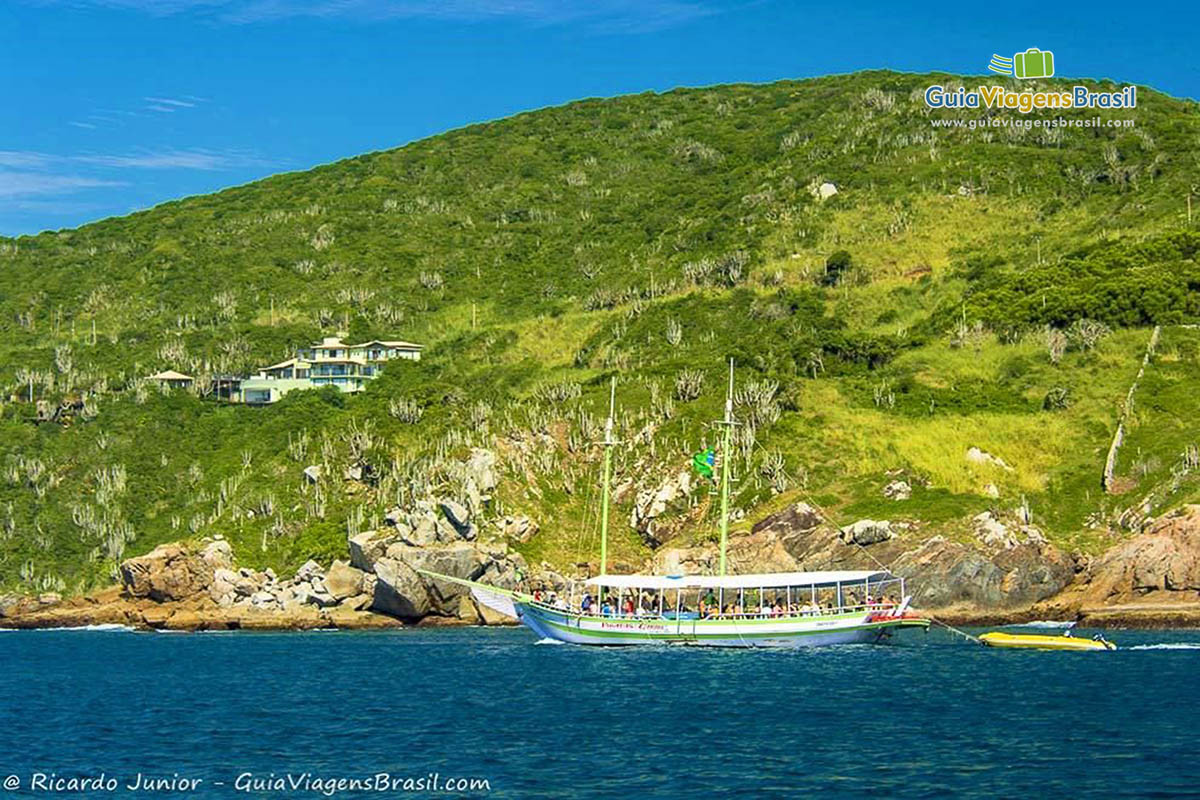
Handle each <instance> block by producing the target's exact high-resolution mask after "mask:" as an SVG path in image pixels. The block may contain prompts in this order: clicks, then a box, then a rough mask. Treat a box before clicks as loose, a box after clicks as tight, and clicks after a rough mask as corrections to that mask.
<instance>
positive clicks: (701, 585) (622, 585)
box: [586, 570, 894, 590]
mask: <svg viewBox="0 0 1200 800" xmlns="http://www.w3.org/2000/svg"><path fill="white" fill-rule="evenodd" d="M893 577H894V576H893V575H892V574H891V573H890V572H887V571H886V570H829V571H825V572H771V573H762V574H757V575H725V576H719V575H597V576H596V577H594V578H588V580H587V581H586V583H587V584H588V585H589V586H608V587H611V588H614V589H659V590H661V589H760V588H762V589H765V588H768V587H770V588H776V587H783V586H836V585H838V584H856V583H866V582H873V583H874V582H879V581H885V580H890V579H892V578H893Z"/></svg>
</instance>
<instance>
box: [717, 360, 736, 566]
mask: <svg viewBox="0 0 1200 800" xmlns="http://www.w3.org/2000/svg"><path fill="white" fill-rule="evenodd" d="M720 424H721V425H723V426H724V427H725V430H724V432H723V434H722V443H721V575H722V576H724V575H725V548H726V545H727V544H728V541H729V473H730V471H731V469H732V466H733V460H732V458H731V457H730V453H729V444H730V439H731V438H732V435H733V424H734V423H733V359H732V358H731V359H729V392H728V394H726V395H725V419H724V420H722V421H721V423H720Z"/></svg>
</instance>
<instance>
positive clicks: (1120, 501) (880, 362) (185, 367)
mask: <svg viewBox="0 0 1200 800" xmlns="http://www.w3.org/2000/svg"><path fill="white" fill-rule="evenodd" d="M935 81H936V82H941V83H947V82H949V83H952V84H955V85H957V84H966V85H967V86H974V85H977V84H979V83H983V82H984V79H976V78H961V77H955V76H949V75H909V74H896V73H890V72H871V73H860V74H855V75H849V76H838V77H831V78H821V79H816V80H807V81H785V82H780V83H774V84H770V85H765V86H749V85H736V86H722V87H716V88H710V89H696V90H679V91H673V92H669V93H666V94H654V93H646V94H641V95H636V96H629V97H621V98H616V99H609V100H585V101H580V102H576V103H571V104H569V105H566V106H563V107H559V108H552V109H545V110H541V111H536V112H531V113H527V114H521V115H518V116H515V117H512V118H509V119H504V120H500V121H496V122H490V123H485V124H481V125H474V126H470V127H468V128H464V129H461V130H456V131H451V132H449V133H446V134H443V135H440V136H436V137H433V138H430V139H427V140H424V141H421V142H416V143H414V144H411V145H408V146H406V147H403V148H400V149H396V150H390V151H386V152H380V153H373V154H369V155H364V156H359V157H357V158H352V159H348V160H345V161H341V162H338V163H336V164H332V165H328V166H324V167H319V168H317V169H313V170H310V171H307V172H301V173H291V174H286V175H279V176H276V177H272V178H269V179H266V180H263V181H259V182H257V183H254V184H251V185H248V186H243V187H239V188H236V189H230V190H227V191H224V192H220V193H218V194H214V195H210V196H204V197H194V198H188V199H186V200H182V201H178V202H172V203H167V204H164V205H162V206H159V207H156V208H154V209H152V210H149V211H145V212H141V213H137V214H133V215H130V216H128V217H123V218H119V219H110V220H104V221H102V222H98V223H95V224H92V225H88V226H85V227H83V228H80V229H78V230H71V231H60V232H56V233H44V234H41V235H38V236H28V237H20V238H17V239H0V332H2V336H0V386H3V387H4V389H3V392H2V396H3V400H2V401H0V402H2V407H0V470H2V472H0V588H5V587H9V588H12V587H22V588H25V589H29V590H34V589H59V590H64V589H65V590H75V589H78V588H83V587H87V586H90V585H94V584H96V583H98V582H103V581H107V580H108V579H109V578H110V576H111V572H112V569H113V567H114V565H115V563H116V562H117V560H119V559H120V558H122V557H127V556H129V555H133V554H136V553H140V552H144V551H146V550H148V549H149V548H151V547H152V546H154V545H155V544H157V543H161V542H164V541H169V540H174V539H180V538H185V537H189V536H193V535H202V534H206V533H222V534H224V535H226V536H227V537H228V538H230V539H231V540H232V541H233V543H234V545H235V548H236V549H237V555H238V558H239V560H241V561H242V562H243V563H247V564H258V565H270V566H274V567H275V568H276V569H280V570H285V571H286V570H288V569H290V568H293V567H295V566H296V565H298V564H299V563H301V562H302V561H304V560H305V559H307V558H310V557H315V558H318V559H321V560H328V559H329V558H331V557H336V556H342V555H344V554H345V552H346V536H347V533H348V532H354V531H357V530H361V529H365V528H367V527H369V526H372V525H375V524H378V523H379V520H380V518H381V517H382V515H383V514H384V513H385V512H386V511H387V509H389V508H391V507H393V506H395V505H396V504H397V503H399V504H405V503H409V502H411V501H413V500H415V499H420V498H423V497H428V496H434V497H440V496H453V495H454V493H455V492H456V491H458V490H459V489H461V487H460V486H459V485H457V481H459V476H458V473H457V471H456V470H455V469H454V468H453V467H454V464H455V463H456V462H457V461H458V460H460V459H461V458H462V457H464V456H465V455H466V454H467V452H468V451H469V449H470V448H471V447H472V446H483V447H488V448H490V449H493V450H495V451H496V452H497V453H498V455H499V457H500V463H501V466H502V473H503V481H502V483H501V486H500V489H499V492H498V495H497V497H496V498H495V499H494V500H493V502H492V507H491V510H490V512H489V513H490V514H491V515H492V516H493V517H495V518H500V517H502V516H503V515H505V514H518V513H523V514H528V515H529V516H530V517H532V518H533V519H534V520H535V521H536V522H537V523H538V524H539V525H540V531H539V532H538V533H537V534H536V535H535V536H534V537H533V538H531V539H529V540H528V541H527V542H523V543H519V544H518V545H517V547H518V549H520V550H522V551H523V552H525V554H526V555H527V556H528V557H530V558H531V559H535V560H541V559H548V560H550V561H552V562H554V563H556V564H559V565H566V564H568V563H573V562H577V561H580V560H586V559H587V558H588V557H589V556H592V557H594V555H593V549H594V547H595V543H596V540H597V535H598V534H597V524H598V521H597V513H596V502H597V490H596V482H597V473H598V464H599V459H598V453H597V451H596V449H595V448H594V447H591V446H590V445H589V444H588V443H589V442H593V441H595V440H597V439H598V438H600V428H601V426H602V421H603V420H602V418H603V414H604V408H605V407H606V401H607V385H608V381H609V378H610V376H612V375H616V376H617V377H618V380H619V388H618V399H619V404H620V420H619V431H618V433H619V438H620V439H622V440H623V441H624V442H626V444H625V446H623V447H622V448H619V453H618V455H617V459H616V479H615V483H616V484H617V486H618V488H619V491H618V495H617V500H618V506H619V508H618V511H617V513H616V514H615V516H614V519H615V520H616V521H617V524H616V525H615V529H616V532H615V538H616V540H617V541H616V543H615V544H614V546H613V547H614V551H615V553H616V555H617V558H618V560H619V561H622V562H625V563H628V564H635V563H639V562H640V560H641V559H642V558H644V557H645V556H646V555H647V554H649V553H650V548H651V544H652V543H647V542H646V541H645V540H644V538H643V537H641V536H639V534H638V533H637V532H636V531H634V530H633V529H632V528H630V527H629V525H628V520H629V514H630V509H631V507H632V503H633V501H634V497H635V495H636V491H637V489H639V488H646V487H652V486H654V485H656V484H657V483H658V482H661V480H663V479H665V478H666V477H667V476H668V475H669V474H670V473H671V472H672V471H675V472H678V471H679V470H680V469H683V468H684V467H685V466H686V464H687V462H688V460H689V458H690V454H691V453H692V452H694V451H695V450H696V449H697V448H699V447H700V446H701V445H702V444H704V443H705V442H707V441H709V440H711V439H712V438H713V437H712V432H711V429H710V428H708V427H707V423H708V422H709V421H710V420H712V419H715V418H717V417H718V416H719V415H720V410H721V404H722V398H723V391H724V387H723V374H724V373H723V370H724V369H725V364H726V362H727V359H729V358H730V357H732V358H734V359H735V363H736V365H737V385H738V387H739V389H740V390H741V393H740V395H739V402H738V414H739V417H740V418H741V419H743V420H746V421H748V422H749V423H750V424H748V425H745V426H743V427H742V428H740V429H739V436H738V442H737V453H736V460H735V464H736V469H737V474H738V475H739V481H738V483H737V484H736V487H735V488H736V491H737V495H736V499H735V506H736V507H737V509H738V510H739V512H740V513H741V514H744V518H743V519H742V523H741V524H746V523H748V522H752V521H753V520H755V519H757V518H760V517H761V516H762V515H764V514H765V513H768V512H769V511H770V510H772V509H774V508H778V507H780V506H782V505H783V504H785V503H787V502H792V501H795V500H797V499H802V498H803V499H808V500H809V501H810V502H815V503H819V504H820V505H821V506H822V507H824V508H825V509H826V510H827V511H828V512H829V513H830V514H832V515H833V516H834V517H835V518H837V519H841V520H844V521H852V520H853V519H856V518H859V517H863V516H876V517H884V516H886V517H889V518H893V519H910V520H913V521H915V522H918V523H919V525H920V530H921V531H922V532H923V533H935V532H937V533H943V534H945V535H948V536H959V535H963V532H964V531H965V529H966V527H965V525H964V520H966V519H967V518H969V517H970V516H972V515H974V514H977V513H979V512H980V511H982V510H985V509H988V508H1003V509H1012V508H1015V507H1017V506H1020V505H1022V504H1024V505H1025V506H1027V507H1028V508H1029V509H1030V510H1031V512H1032V514H1033V518H1034V521H1035V523H1036V524H1037V525H1039V526H1040V527H1042V528H1043V529H1044V530H1045V531H1046V533H1047V534H1048V535H1049V536H1051V537H1052V538H1053V539H1054V540H1056V541H1057V542H1059V543H1060V544H1062V545H1063V546H1064V547H1070V548H1080V549H1084V550H1097V549H1099V548H1102V547H1103V546H1105V545H1107V544H1110V543H1111V542H1112V541H1113V540H1114V539H1115V537H1119V536H1120V535H1122V531H1123V528H1122V525H1121V524H1118V520H1119V519H1120V520H1121V521H1122V523H1123V524H1124V525H1125V526H1126V527H1128V525H1129V524H1130V522H1129V519H1130V516H1129V515H1128V514H1124V512H1126V510H1127V509H1130V508H1136V509H1143V511H1142V512H1141V513H1146V512H1145V510H1144V509H1146V508H1148V509H1149V513H1153V514H1157V513H1159V512H1160V511H1161V510H1162V509H1164V508H1167V507H1169V506H1172V505H1175V504H1178V503H1181V502H1185V501H1187V500H1196V499H1198V497H1200V483H1198V482H1197V479H1196V476H1195V474H1194V470H1195V467H1196V466H1197V465H1198V463H1200V456H1197V455H1196V445H1197V444H1198V443H1200V423H1198V422H1197V415H1196V413H1195V405H1196V391H1195V386H1196V382H1195V379H1196V376H1197V374H1198V373H1197V368H1198V366H1200V363H1198V362H1200V330H1195V329H1192V328H1189V327H1187V325H1188V324H1190V323H1195V322H1200V264H1197V252H1198V251H1200V232H1197V230H1196V228H1197V227H1198V226H1200V222H1197V223H1192V222H1190V221H1189V220H1188V218H1187V197H1188V195H1189V192H1194V191H1196V189H1195V186H1196V184H1197V173H1198V172H1200V115H1198V107H1197V104H1196V103H1194V102H1191V101H1183V100H1176V99H1173V98H1170V97H1167V96H1164V95H1161V94H1158V93H1155V92H1153V91H1151V90H1148V89H1140V90H1139V93H1138V108H1137V109H1136V110H1134V111H1128V112H1124V113H1123V114H1121V115H1118V116H1122V117H1125V118H1129V119H1133V120H1134V121H1135V122H1136V126H1135V127H1123V128H1108V127H1090V128H1055V129H1050V128H1031V129H1025V128H1022V127H999V128H989V129H986V130H975V131H971V130H966V129H952V128H934V127H933V126H932V125H931V124H930V120H931V119H936V118H939V117H944V118H952V117H954V116H956V115H958V114H959V113H960V112H954V111H946V112H941V111H939V112H933V113H931V112H929V111H928V110H927V109H926V108H925V104H924V102H923V100H922V92H923V90H924V87H925V86H927V85H928V84H929V83H930V82H935ZM986 82H988V83H995V82H996V80H995V79H992V78H989V79H986ZM1014 83H1016V82H1014ZM1031 83H1037V82H1030V81H1025V82H1021V84H1022V86H1021V87H1020V88H1026V86H1027V85H1029V84H1031ZM1044 83H1046V84H1053V83H1057V82H1055V81H1047V82H1044ZM1062 83H1063V84H1064V85H1066V84H1067V83H1070V82H1065V81H1064V82H1062ZM1011 88H1016V87H1015V86H1014V87H1011ZM1109 88H1110V89H1111V88H1112V87H1111V86H1110V87H1109ZM963 113H966V112H963ZM970 113H971V114H972V115H974V116H979V117H982V116H986V115H987V112H983V111H972V112H970ZM996 113H999V112H996ZM1003 113H1004V114H1006V115H1008V116H1014V117H1015V116H1017V115H1015V114H1013V112H1003ZM1094 114H1095V112H1087V113H1086V114H1084V113H1080V114H1073V113H1069V114H1066V115H1065V116H1068V117H1071V116H1094ZM824 182H831V183H833V184H835V185H836V187H837V194H836V195H833V196H832V197H829V198H828V199H825V200H820V199H818V196H817V194H818V192H817V187H819V186H820V185H821V184H822V183H824ZM1194 202H1197V203H1200V198H1195V199H1194ZM1197 216H1200V205H1197ZM1154 325H1161V326H1163V327H1162V334H1161V341H1160V343H1159V346H1158V348H1157V351H1156V355H1155V357H1154V358H1153V359H1152V360H1151V362H1150V364H1149V366H1148V367H1147V369H1146V373H1145V376H1144V377H1143V379H1142V382H1141V384H1140V386H1139V389H1138V392H1137V393H1136V396H1135V402H1134V405H1133V407H1132V408H1131V409H1130V411H1129V417H1128V419H1127V422H1126V426H1127V428H1128V431H1127V436H1126V443H1125V446H1124V447H1123V448H1122V450H1121V454H1120V458H1119V460H1118V464H1117V475H1118V477H1119V480H1118V481H1117V492H1116V493H1112V494H1106V493H1105V492H1103V491H1102V490H1101V486H1100V478H1101V473H1102V470H1103V467H1104V461H1105V456H1106V453H1107V450H1108V446H1109V442H1110V440H1111V438H1112V435H1113V432H1114V430H1115V428H1116V425H1117V420H1118V415H1119V414H1120V412H1121V408H1122V406H1123V404H1124V402H1125V397H1126V392H1127V390H1128V389H1129V386H1130V384H1131V383H1132V381H1133V380H1134V377H1135V375H1136V374H1137V372H1138V369H1139V367H1140V365H1141V360H1142V357H1143V353H1144V352H1145V349H1146V345H1147V342H1148V340H1149V338H1150V335H1151V328H1152V327H1153V326H1154ZM338 331H341V332H343V333H344V334H345V335H346V336H348V337H349V338H351V339H353V340H361V339H366V338H371V337H380V338H403V339H407V340H411V341H416V342H420V343H423V344H424V345H426V351H425V356H424V358H423V360H422V361H421V362H419V363H417V364H394V365H391V366H389V367H388V368H387V370H386V371H385V373H384V375H383V376H382V377H381V378H379V379H378V380H376V381H375V382H373V383H372V385H371V386H370V388H369V390H368V391H366V392H365V393H363V394H362V395H358V396H344V395H340V394H337V393H336V392H332V393H330V392H304V393H295V394H292V395H289V396H288V397H287V398H286V399H285V400H284V401H283V402H281V403H280V404H278V405H275V406H270V407H266V408H248V407H244V406H231V405H225V404H221V403H219V402H217V401H216V400H214V399H212V398H210V397H203V396H197V395H196V394H193V393H190V392H187V391H174V392H168V393H163V392H160V391H159V390H158V389H157V388H155V387H153V386H151V385H150V384H148V383H146V382H145V381H144V380H142V378H143V377H144V376H146V375H149V374H151V373H153V372H156V371H158V370H160V369H165V368H174V369H177V370H181V371H183V372H187V373H189V374H193V375H197V376H199V377H202V378H203V377H205V376H210V375H213V374H217V373H226V372H236V373H245V372H248V371H251V370H253V369H255V368H257V367H259V366H261V365H263V364H268V363H272V362H276V361H279V360H281V359H283V358H286V357H288V356H289V355H291V354H292V351H293V350H294V349H295V348H296V347H298V346H302V345H305V344H308V343H309V342H311V341H312V340H314V339H318V338H320V337H321V336H322V335H333V334H334V333H336V332H338ZM39 407H40V409H41V416H42V417H47V416H49V415H51V414H53V412H54V409H58V408H60V407H62V411H61V412H60V413H58V414H57V415H56V416H55V418H54V419H53V420H43V421H40V422H39V421H38V417H39ZM414 408H416V409H419V412H414V411H413V409H414ZM418 417H419V418H418ZM970 448H978V449H979V450H982V451H984V452H986V453H987V454H990V455H992V456H994V457H995V459H998V460H1002V461H1003V462H1004V466H1001V465H999V464H998V463H996V462H995V461H982V462H981V461H972V460H970V459H968V458H967V457H966V454H967V452H968V450H969V449H970ZM313 464H320V465H323V466H324V467H325V469H324V470H323V477H322V479H321V480H320V481H319V482H318V483H317V484H315V485H312V484H310V483H309V482H307V481H305V480H304V478H303V476H302V470H303V469H304V468H305V467H306V466H309V465H313ZM351 464H360V465H363V464H365V465H369V470H368V472H369V473H370V474H373V475H374V478H373V479H372V480H370V481H367V482H360V481H346V480H343V477H342V475H343V472H344V470H345V468H346V467H347V466H349V465H351ZM897 478H903V479H905V480H907V481H908V482H909V483H910V484H911V485H912V487H913V495H912V498H911V499H910V500H907V501H904V502H903V503H896V502H895V501H892V500H890V499H886V498H885V497H884V496H883V494H882V489H883V487H884V486H885V485H886V484H888V483H889V482H890V481H892V480H895V479H897ZM622 487H623V488H622ZM997 494H998V497H997V496H993V495H997ZM1123 515H1124V516H1123ZM713 526H714V523H713V517H712V509H711V508H710V502H709V495H708V493H707V491H706V489H705V488H703V487H697V488H696V489H695V490H694V493H693V496H692V497H691V498H689V499H688V500H687V501H685V502H680V503H678V504H677V507H672V508H670V509H669V510H668V513H667V514H666V515H665V518H664V520H663V521H662V524H661V525H660V529H659V530H660V534H661V535H673V536H674V540H673V541H674V542H676V543H686V542H689V541H693V540H697V539H704V538H706V537H709V536H711V535H712V531H713Z"/></svg>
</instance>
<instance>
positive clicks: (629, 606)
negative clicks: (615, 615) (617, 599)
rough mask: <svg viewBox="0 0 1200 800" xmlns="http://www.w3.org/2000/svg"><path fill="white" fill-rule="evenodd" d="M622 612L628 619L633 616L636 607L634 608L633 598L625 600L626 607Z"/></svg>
mask: <svg viewBox="0 0 1200 800" xmlns="http://www.w3.org/2000/svg"><path fill="white" fill-rule="evenodd" d="M622 610H623V611H624V612H625V616H627V617H632V616H633V611H634V606H633V598H632V597H626V598H625V607H624V608H623V609H622Z"/></svg>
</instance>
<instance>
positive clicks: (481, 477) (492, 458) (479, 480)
mask: <svg viewBox="0 0 1200 800" xmlns="http://www.w3.org/2000/svg"><path fill="white" fill-rule="evenodd" d="M466 472H467V476H468V477H469V478H470V479H471V480H472V481H473V482H474V484H475V486H477V487H478V489H479V491H480V492H482V493H483V494H484V496H485V498H486V496H488V495H490V494H491V493H492V492H493V491H495V489H496V484H497V483H499V480H500V479H499V475H498V474H497V472H496V454H495V453H493V452H492V451H491V450H485V449H483V448H482V447H474V448H472V449H471V455H470V457H468V458H467V463H466Z"/></svg>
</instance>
